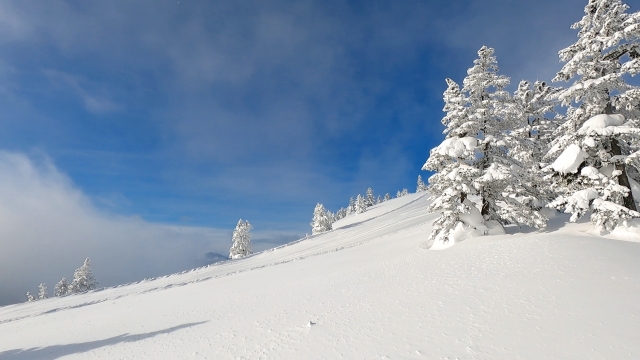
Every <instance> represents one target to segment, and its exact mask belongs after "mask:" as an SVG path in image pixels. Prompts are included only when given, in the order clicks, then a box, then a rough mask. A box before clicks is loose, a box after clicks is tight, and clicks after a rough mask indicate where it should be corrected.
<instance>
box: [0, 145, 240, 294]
mask: <svg viewBox="0 0 640 360" xmlns="http://www.w3.org/2000/svg"><path fill="white" fill-rule="evenodd" d="M230 235H231V229H225V230H219V229H211V228H187V227H175V226H167V225H162V224H152V223H148V222H146V221H144V220H142V219H140V218H138V217H123V216H117V215H112V214H108V213H104V212H102V211H100V210H98V209H97V208H96V207H95V206H94V205H93V203H92V201H91V200H90V199H89V198H88V197H87V196H85V195H84V194H83V193H82V192H81V191H79V190H78V189H76V188H75V187H74V185H73V183H72V182H71V180H70V179H69V178H68V177H66V176H65V175H64V174H62V173H61V172H60V171H59V170H57V169H56V168H55V166H54V165H53V164H52V163H51V161H49V160H48V159H47V158H46V157H45V158H44V159H40V160H37V161H35V160H33V159H32V158H29V157H27V156H26V155H24V154H19V153H9V152H0V249H1V250H2V251H0V284H2V288H1V289H0V305H1V304H7V303H10V302H15V301H23V300H24V299H23V294H24V293H25V292H26V291H28V290H29V291H32V292H34V291H36V287H37V285H38V284H39V283H40V282H42V281H44V282H46V283H47V284H48V285H49V289H52V288H53V285H54V283H55V282H57V281H58V280H60V278H62V277H63V276H64V277H67V278H70V277H71V276H72V274H73V270H74V269H76V268H77V267H79V266H80V265H81V264H82V261H83V259H84V258H85V257H87V256H88V257H89V258H91V261H92V263H93V266H94V273H95V275H96V277H97V278H98V281H100V282H101V285H102V286H110V285H116V284H121V283H125V282H131V281H136V280H141V279H142V278H145V277H153V276H159V275H165V274H169V273H172V272H176V271H180V270H186V269H190V268H193V267H196V266H200V265H204V263H205V261H206V253H207V252H211V251H213V252H219V253H222V254H225V253H226V251H228V246H229V244H228V242H229V239H230Z"/></svg>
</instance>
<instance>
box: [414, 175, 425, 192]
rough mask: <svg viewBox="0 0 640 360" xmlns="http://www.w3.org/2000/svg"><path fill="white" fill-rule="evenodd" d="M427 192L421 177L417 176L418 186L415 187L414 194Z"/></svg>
mask: <svg viewBox="0 0 640 360" xmlns="http://www.w3.org/2000/svg"><path fill="white" fill-rule="evenodd" d="M423 191H427V185H426V184H425V183H424V181H422V176H420V175H418V184H417V186H416V192H417V193H419V192H423Z"/></svg>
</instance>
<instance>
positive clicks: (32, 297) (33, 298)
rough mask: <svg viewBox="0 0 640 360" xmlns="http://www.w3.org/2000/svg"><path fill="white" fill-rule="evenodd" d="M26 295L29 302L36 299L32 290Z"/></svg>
mask: <svg viewBox="0 0 640 360" xmlns="http://www.w3.org/2000/svg"><path fill="white" fill-rule="evenodd" d="M26 296H27V302H33V301H36V298H35V296H33V294H31V292H29V291H27V294H26Z"/></svg>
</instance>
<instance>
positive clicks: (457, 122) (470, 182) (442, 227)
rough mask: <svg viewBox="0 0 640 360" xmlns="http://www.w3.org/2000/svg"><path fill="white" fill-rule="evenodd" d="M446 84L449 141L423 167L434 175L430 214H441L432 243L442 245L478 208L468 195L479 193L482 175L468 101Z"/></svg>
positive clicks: (450, 83)
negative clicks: (479, 168)
mask: <svg viewBox="0 0 640 360" xmlns="http://www.w3.org/2000/svg"><path fill="white" fill-rule="evenodd" d="M446 82H447V90H445V92H444V94H443V97H444V103H445V106H444V108H443V111H445V113H446V115H445V116H444V118H443V119H442V123H443V124H444V126H445V127H446V128H445V130H444V133H445V135H446V138H445V140H444V141H443V142H442V143H441V144H440V145H439V146H437V147H435V148H434V149H432V150H431V152H430V154H429V159H428V160H427V161H426V163H425V164H424V166H423V167H422V170H429V171H434V172H435V173H434V174H433V175H432V176H431V177H430V178H429V190H430V192H431V193H432V194H434V195H433V196H432V197H431V200H433V201H432V202H431V204H430V205H429V211H430V212H440V216H439V217H438V219H436V221H435V222H434V223H433V231H432V232H431V235H430V237H429V240H430V241H439V242H443V243H446V242H448V241H449V238H450V235H451V232H452V231H453V230H454V229H455V228H456V227H457V225H458V224H459V223H461V218H462V217H463V216H464V215H466V214H469V213H470V212H471V209H472V208H475V205H473V203H472V202H471V201H469V199H468V196H470V195H475V194H476V193H477V190H476V188H475V186H474V179H475V178H477V177H478V176H480V173H481V172H480V171H479V170H478V168H477V167H476V155H475V151H476V148H477V145H478V139H477V138H476V137H475V136H473V135H476V134H477V129H476V130H475V131H474V129H473V128H472V127H471V126H470V125H473V123H472V122H471V121H469V115H468V109H467V100H466V98H465V96H464V95H463V94H462V92H461V91H460V86H459V85H458V84H457V83H456V82H455V81H453V80H451V79H446ZM476 212H477V209H476Z"/></svg>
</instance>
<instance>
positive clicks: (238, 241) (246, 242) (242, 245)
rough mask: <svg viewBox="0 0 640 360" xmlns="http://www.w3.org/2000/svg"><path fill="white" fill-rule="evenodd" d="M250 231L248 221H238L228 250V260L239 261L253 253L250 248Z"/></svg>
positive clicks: (250, 227)
mask: <svg viewBox="0 0 640 360" xmlns="http://www.w3.org/2000/svg"><path fill="white" fill-rule="evenodd" d="M251 229H252V226H251V224H249V221H242V219H240V220H238V224H237V225H236V228H235V230H233V237H232V238H231V241H232V242H233V245H231V249H229V258H230V259H239V258H242V257H245V256H247V255H249V254H252V253H253V250H252V248H251Z"/></svg>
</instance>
